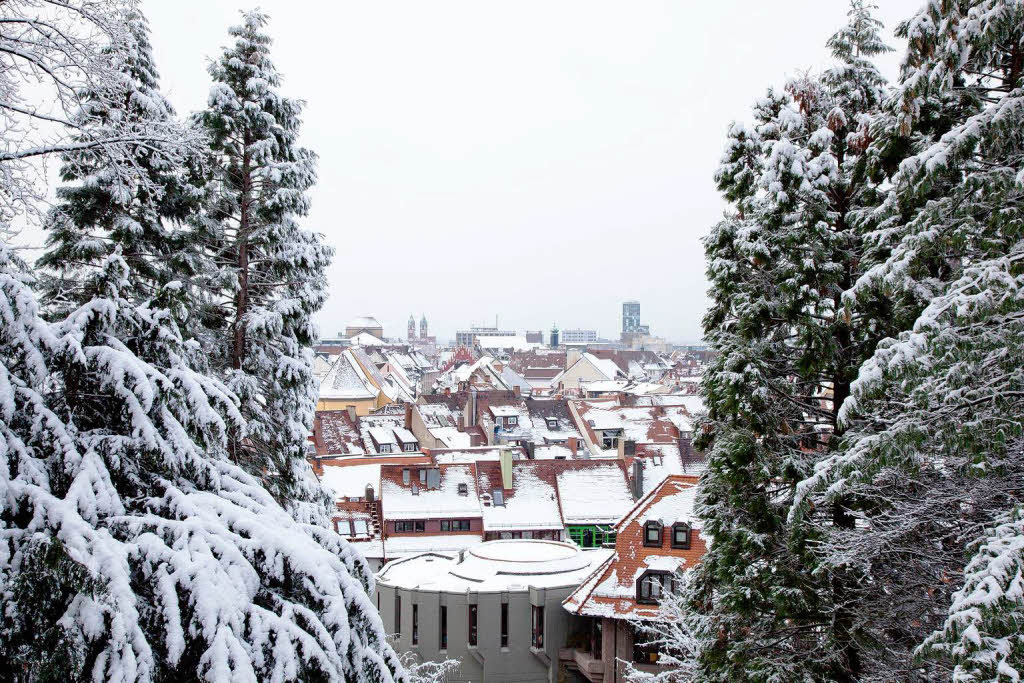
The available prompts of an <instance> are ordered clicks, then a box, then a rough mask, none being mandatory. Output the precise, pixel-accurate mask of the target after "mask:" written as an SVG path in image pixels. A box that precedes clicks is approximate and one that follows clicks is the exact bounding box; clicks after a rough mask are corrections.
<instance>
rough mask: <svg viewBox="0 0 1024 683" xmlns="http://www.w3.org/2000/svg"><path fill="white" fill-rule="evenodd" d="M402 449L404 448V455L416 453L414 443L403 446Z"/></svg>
mask: <svg viewBox="0 0 1024 683" xmlns="http://www.w3.org/2000/svg"><path fill="white" fill-rule="evenodd" d="M404 448H405V452H406V453H415V452H416V443H415V442H413V443H407V444H405V447H404Z"/></svg>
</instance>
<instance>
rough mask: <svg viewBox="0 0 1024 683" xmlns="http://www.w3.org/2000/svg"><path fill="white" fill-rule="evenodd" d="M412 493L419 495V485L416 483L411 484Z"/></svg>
mask: <svg viewBox="0 0 1024 683" xmlns="http://www.w3.org/2000/svg"><path fill="white" fill-rule="evenodd" d="M412 495H414V496H418V495H420V487H419V486H417V485H416V484H413V485H412Z"/></svg>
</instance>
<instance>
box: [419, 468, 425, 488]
mask: <svg viewBox="0 0 1024 683" xmlns="http://www.w3.org/2000/svg"><path fill="white" fill-rule="evenodd" d="M420 484H422V485H424V486H426V485H427V471H426V470H420Z"/></svg>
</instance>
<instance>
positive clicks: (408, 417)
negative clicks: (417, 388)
mask: <svg viewBox="0 0 1024 683" xmlns="http://www.w3.org/2000/svg"><path fill="white" fill-rule="evenodd" d="M405 428H406V429H408V430H409V431H410V432H411V431H412V404H411V403H406V404H405Z"/></svg>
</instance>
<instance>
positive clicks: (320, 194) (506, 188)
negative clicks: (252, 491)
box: [144, 0, 916, 342]
mask: <svg viewBox="0 0 1024 683" xmlns="http://www.w3.org/2000/svg"><path fill="white" fill-rule="evenodd" d="M261 4H262V7H263V9H264V10H266V11H267V12H268V13H269V14H270V17H271V23H270V25H269V27H268V30H269V32H270V34H271V36H272V37H273V39H274V45H273V50H274V55H275V59H276V63H277V65H278V67H279V68H280V70H281V73H282V75H283V78H284V82H283V86H282V90H283V92H285V93H286V94H291V95H294V96H297V97H302V98H303V99H305V100H306V102H307V106H306V109H305V111H304V113H303V121H304V125H303V128H302V137H301V139H302V143H303V144H304V145H306V146H308V147H309V148H310V149H312V150H313V151H315V152H316V153H317V154H318V155H319V157H320V159H319V183H318V185H317V187H316V188H315V189H314V190H313V192H312V210H311V213H310V215H309V217H308V218H307V219H305V220H304V221H303V223H304V224H305V225H307V226H308V227H310V228H311V229H314V230H317V231H319V232H322V233H323V234H324V235H325V238H326V241H327V243H328V244H330V245H331V246H333V247H334V248H335V250H336V256H335V259H334V264H333V266H332V267H331V268H330V269H329V271H328V280H329V295H330V296H329V299H328V301H327V304H326V306H325V307H324V309H323V311H322V312H320V313H319V314H318V315H317V316H316V318H317V321H318V323H319V325H320V329H321V332H322V334H323V335H325V336H328V335H333V334H336V333H337V332H338V331H339V329H340V328H342V327H343V326H344V325H345V322H346V321H347V320H349V319H351V318H354V317H357V316H361V315H372V316H374V317H376V318H377V319H378V320H380V322H381V323H382V324H383V325H384V327H385V329H386V330H387V334H388V335H390V336H395V337H397V336H404V334H405V327H406V323H407V320H408V316H409V313H410V312H415V313H416V315H417V317H418V316H419V315H420V314H421V313H426V314H427V317H428V319H430V323H431V330H432V334H434V335H437V336H438V337H442V338H450V337H452V336H453V335H454V333H455V331H456V330H457V329H458V328H460V327H463V326H468V325H469V324H471V323H478V324H487V325H489V324H492V323H493V320H494V315H495V314H496V313H497V314H498V315H499V316H500V320H501V321H502V322H501V325H502V326H503V327H505V326H508V327H512V328H515V329H517V330H527V329H543V330H545V332H546V331H548V330H550V328H551V325H552V323H557V324H558V325H559V326H560V327H570V328H571V327H581V328H593V329H596V330H597V331H598V332H599V333H600V334H601V335H602V336H604V337H612V338H614V337H617V336H618V332H619V326H620V319H619V313H620V311H619V306H620V305H621V302H622V301H626V300H628V299H639V300H640V301H642V302H643V304H644V311H645V312H644V318H645V319H644V323H646V324H649V325H650V327H651V331H652V332H653V333H655V334H658V335H661V336H664V337H666V338H668V339H671V340H675V341H679V342H686V341H697V340H699V339H700V338H701V336H702V335H701V317H702V316H703V313H704V310H705V308H706V304H707V297H706V291H707V287H708V285H707V283H706V281H705V264H704V251H703V248H702V245H701V243H700V241H699V240H700V237H701V236H702V235H704V234H706V233H707V231H708V230H709V229H710V227H711V226H712V225H713V224H714V223H715V222H716V221H717V220H718V219H719V218H720V217H721V215H722V211H723V210H724V208H725V205H724V203H723V202H722V200H721V198H720V197H719V195H718V193H717V191H716V189H715V186H714V177H713V176H714V171H715V167H716V165H717V163H718V160H719V157H720V156H721V149H722V136H723V135H724V134H725V131H726V129H727V127H728V125H729V122H730V121H732V120H748V119H749V115H750V114H749V112H750V105H751V103H752V102H753V100H754V99H755V98H757V97H758V96H759V95H760V94H762V93H763V92H764V88H765V87H766V86H767V85H769V84H774V85H776V86H779V85H782V84H783V83H784V81H785V78H786V77H787V76H789V75H794V74H796V73H799V72H801V71H803V70H805V69H809V68H810V69H819V68H822V67H824V66H826V65H827V64H829V62H830V57H829V55H828V50H827V48H826V47H825V45H824V43H823V41H786V40H782V41H780V40H779V39H778V36H779V35H782V34H796V35H823V36H827V35H829V34H830V33H831V31H833V30H834V28H835V26H838V25H841V24H842V22H843V21H844V20H845V14H846V9H847V7H846V4H845V3H844V2H835V3H819V2H815V1H814V0H798V1H796V0H795V1H794V2H793V3H792V7H791V8H789V10H788V11H786V12H779V11H776V8H775V7H773V6H772V5H771V3H767V4H764V3H762V4H759V5H755V6H749V4H747V3H740V2H739V0H732V1H731V2H721V3H714V4H708V5H692V4H689V3H677V4H671V3H670V4H650V5H638V6H635V7H630V8H629V11H628V12H627V11H624V9H623V8H622V7H621V6H619V5H617V4H614V3H582V2H567V3H559V4H557V5H552V6H544V8H543V10H540V8H535V9H534V10H531V9H530V8H529V7H522V8H519V10H518V11H515V12H511V11H507V10H506V9H502V8H499V7H497V6H485V5H480V4H478V3H471V2H461V1H452V2H440V3H429V4H421V3H400V4H398V5H389V4H379V3H363V4H358V3H348V2H343V3H331V4H329V5H326V4H325V5H322V6H318V12H319V16H318V21H316V22H309V21H308V19H307V18H306V17H305V16H303V13H301V12H295V11H294V6H293V4H292V3H287V2H284V0H266V1H265V2H263V3H261ZM915 4H916V3H915V2H914V1H913V0H901V1H900V2H892V3H885V6H884V7H882V8H880V11H879V16H880V18H881V19H882V20H883V21H885V23H886V28H885V35H886V39H887V40H888V41H889V42H890V43H891V44H892V45H893V46H895V47H897V48H899V47H900V45H901V44H902V43H901V41H898V40H896V39H895V38H893V37H892V33H893V28H894V27H895V25H896V23H897V21H898V20H900V19H903V18H905V17H906V16H907V15H908V14H909V13H910V12H911V11H912V10H913V9H914V6H915ZM250 5H251V3H249V2H247V1H243V0H224V1H223V2H218V3H214V4H211V3H208V2H201V1H200V0H181V1H180V2H175V3H168V2H157V1H156V0H146V2H144V7H145V9H146V11H147V13H148V15H149V18H150V22H151V24H152V26H153V36H152V43H153V48H154V53H155V56H156V60H157V64H158V65H159V71H160V76H161V84H162V85H163V87H164V89H165V90H166V91H167V93H168V96H169V97H170V99H171V101H172V102H173V103H174V106H175V107H176V109H177V110H178V111H179V112H183V113H187V112H190V111H195V110H198V109H201V108H202V107H204V106H205V103H206V98H207V94H208V92H209V86H210V82H209V78H208V77H207V75H206V71H205V67H206V61H207V58H208V57H210V56H212V55H216V54H218V52H219V50H220V47H221V46H222V45H224V44H225V42H226V35H225V31H226V28H227V27H228V26H230V25H232V24H235V23H237V21H238V11H239V10H241V9H247V8H248V7H249V6H250ZM539 16H542V17H543V21H538V17H539ZM794 22H795V23H794ZM694 25H706V26H708V27H709V28H708V30H707V31H705V32H702V33H701V34H699V35H692V31H690V30H689V27H691V26H694ZM724 31H728V35H730V36H731V37H732V40H731V45H732V49H731V50H730V51H728V52H727V53H724V54H723V53H722V52H721V50H720V45H719V43H718V42H717V41H716V40H715V39H713V38H712V36H715V35H723V33H722V32H724ZM182 35H188V36H189V43H190V45H191V46H192V49H190V50H181V49H180V41H181V36H182ZM680 35H692V40H678V36H680ZM524 36H529V40H530V49H529V50H527V51H523V50H522V42H521V41H522V39H523V37H524ZM413 55H414V57H412V56H413ZM467 55H473V57H472V59H467ZM311 63H317V64H325V65H330V73H331V76H330V79H329V81H328V80H325V79H324V76H323V72H322V70H320V69H311V68H309V65H310V64H311ZM879 63H880V65H881V68H882V69H883V71H884V73H885V74H886V75H887V76H889V77H890V78H893V77H895V76H896V75H897V71H898V64H899V56H898V53H893V54H891V55H883V56H882V57H881V58H880V59H879ZM368 64H373V68H372V69H370V68H366V65H368ZM693 64H700V65H702V68H698V69H694V68H690V67H689V66H688V65H693ZM725 83H727V84H728V86H723V85H722V84H725ZM698 132H700V134H697V133H698ZM498 258H503V259H507V261H508V262H509V263H510V264H512V266H511V268H506V269H501V268H500V267H498V266H497V264H496V263H495V260H496V259H498ZM382 269H383V270H382ZM382 273H383V274H382ZM497 273H501V275H500V277H501V279H502V281H503V282H505V283H506V284H505V286H500V287H499V286H495V285H496V283H497V278H496V277H495V275H496V274H497ZM565 275H571V279H572V281H573V283H574V284H573V286H572V287H571V288H569V289H566V290H564V291H562V290H560V289H559V287H558V286H557V285H556V283H557V282H558V281H559V280H560V279H561V278H562V277H563V276H565ZM413 283H415V284H413ZM569 296H571V301H570V299H569V298H568V297H569Z"/></svg>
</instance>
